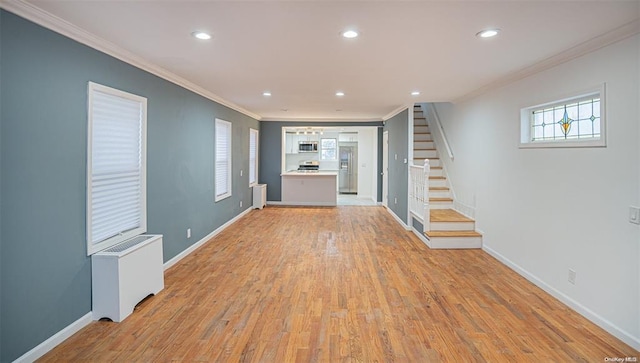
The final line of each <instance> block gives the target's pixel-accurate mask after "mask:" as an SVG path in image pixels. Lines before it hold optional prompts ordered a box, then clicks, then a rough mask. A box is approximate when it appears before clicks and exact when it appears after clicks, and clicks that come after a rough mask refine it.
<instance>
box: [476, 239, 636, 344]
mask: <svg viewBox="0 0 640 363" xmlns="http://www.w3.org/2000/svg"><path fill="white" fill-rule="evenodd" d="M482 249H483V250H484V251H485V252H487V253H488V254H490V255H491V256H493V257H495V258H496V259H497V260H498V261H500V262H502V263H503V264H505V265H506V266H507V267H509V268H510V269H512V270H513V271H515V272H516V273H518V274H519V275H521V276H522V277H524V278H526V279H527V280H529V281H530V282H531V283H533V284H534V285H536V286H538V287H539V288H541V289H542V290H544V291H545V292H547V293H548V294H550V295H551V296H553V297H555V298H556V299H558V300H560V302H562V303H563V304H565V305H567V306H568V307H570V308H571V309H573V310H574V311H576V312H577V313H578V314H580V315H582V316H584V317H585V318H587V319H589V320H590V321H592V322H593V323H594V324H596V325H598V326H599V327H601V328H602V329H604V330H606V331H607V332H609V333H610V334H611V335H613V336H615V337H616V338H618V339H620V340H622V341H623V342H625V343H626V344H629V345H630V346H631V347H633V348H634V349H636V350H640V337H634V336H633V335H631V334H630V333H628V332H627V331H625V330H623V329H621V328H619V327H618V326H617V325H615V324H613V323H612V322H610V321H608V320H607V319H604V318H603V317H601V316H600V315H598V314H597V313H595V312H593V311H592V310H590V309H588V308H587V307H585V306H584V305H582V304H580V303H579V302H577V301H575V300H573V299H572V298H570V297H569V296H567V295H565V294H564V293H562V292H560V291H558V290H557V289H555V288H553V287H552V286H550V285H548V284H547V283H545V282H544V281H542V280H540V279H539V278H538V277H536V276H535V275H533V274H532V273H530V272H529V271H527V270H525V269H523V268H522V267H520V266H519V265H517V264H516V263H514V262H513V261H511V260H509V259H508V258H506V257H505V256H503V255H501V254H500V253H498V252H497V251H495V250H494V249H492V248H491V247H489V246H487V245H484V244H483V246H482Z"/></svg>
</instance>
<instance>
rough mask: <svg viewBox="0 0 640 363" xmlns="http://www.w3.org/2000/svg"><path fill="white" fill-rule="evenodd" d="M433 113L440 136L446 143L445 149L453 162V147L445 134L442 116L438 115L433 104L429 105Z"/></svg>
mask: <svg viewBox="0 0 640 363" xmlns="http://www.w3.org/2000/svg"><path fill="white" fill-rule="evenodd" d="M428 106H429V109H430V110H431V113H432V114H433V119H434V121H435V123H436V126H438V130H439V131H440V135H441V136H442V141H444V147H445V149H447V154H449V158H450V159H451V160H453V151H452V150H451V146H450V145H449V140H448V139H447V134H446V133H445V132H444V127H442V123H441V122H440V116H439V115H438V110H436V107H435V106H434V105H433V103H429V104H428Z"/></svg>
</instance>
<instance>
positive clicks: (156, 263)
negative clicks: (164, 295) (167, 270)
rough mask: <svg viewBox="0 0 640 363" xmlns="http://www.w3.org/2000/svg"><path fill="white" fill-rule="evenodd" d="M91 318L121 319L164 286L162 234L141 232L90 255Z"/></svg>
mask: <svg viewBox="0 0 640 363" xmlns="http://www.w3.org/2000/svg"><path fill="white" fill-rule="evenodd" d="M91 283H92V288H91V295H92V312H93V319H94V320H99V319H102V318H109V319H111V320H113V321H114V322H121V321H122V320H124V319H125V318H126V317H127V316H129V315H130V314H131V313H132V312H133V308H134V307H135V306H136V304H138V303H139V302H140V301H142V300H143V299H144V298H145V297H147V296H148V295H149V294H154V295H155V294H157V293H158V292H160V291H161V290H162V289H163V288H164V269H163V257H162V235H141V236H137V237H134V238H131V239H129V240H127V241H124V242H122V243H120V244H117V245H115V246H113V247H110V248H107V249H106V250H103V251H100V252H98V253H95V254H93V255H92V256H91Z"/></svg>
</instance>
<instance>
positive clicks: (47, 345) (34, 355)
mask: <svg viewBox="0 0 640 363" xmlns="http://www.w3.org/2000/svg"><path fill="white" fill-rule="evenodd" d="M251 210H252V208H247V209H245V210H244V211H243V212H242V213H240V214H238V215H237V216H235V217H234V218H233V219H231V220H229V221H228V222H227V223H225V224H223V225H222V226H220V227H218V228H217V229H216V230H214V231H213V232H211V233H209V234H208V235H207V236H205V237H204V238H202V239H201V240H199V241H198V242H196V243H194V244H193V245H191V246H190V247H189V248H187V249H186V250H184V251H182V252H181V253H180V254H178V255H176V256H175V257H174V258H172V259H170V260H169V261H167V262H165V263H164V270H165V271H166V270H167V269H168V268H169V267H171V266H173V265H175V264H176V263H177V262H178V261H180V260H182V259H183V258H185V257H186V256H187V255H189V254H190V253H191V252H193V251H195V250H196V249H198V247H200V246H202V245H204V244H205V243H207V242H208V241H209V240H211V239H212V238H213V237H215V236H216V235H217V234H218V233H220V232H222V231H223V230H224V229H226V228H227V227H229V226H230V225H232V224H233V223H235V222H236V221H238V219H240V218H242V217H244V216H245V215H246V214H248V213H249V212H251ZM92 314H93V313H92V312H91V311H89V312H88V313H87V314H85V315H84V316H83V317H81V318H80V319H78V320H76V321H74V322H73V323H71V324H70V325H68V326H67V327H66V328H64V329H62V330H60V331H59V332H57V333H56V334H54V335H53V336H51V338H49V339H47V340H45V341H44V342H42V343H40V344H39V345H38V346H36V347H35V348H33V349H31V350H30V351H28V352H26V353H25V354H24V355H22V356H21V357H20V358H18V359H16V360H15V361H14V363H28V362H33V361H35V360H36V359H38V358H40V357H42V356H43V355H45V354H47V353H48V352H49V351H50V350H52V349H53V348H55V347H56V346H58V345H59V344H60V343H62V342H64V341H65V340H66V339H67V338H69V337H70V336H72V335H73V334H75V333H77V332H78V331H80V329H82V328H84V327H85V326H87V325H89V324H90V323H91V322H92V321H93V315H92Z"/></svg>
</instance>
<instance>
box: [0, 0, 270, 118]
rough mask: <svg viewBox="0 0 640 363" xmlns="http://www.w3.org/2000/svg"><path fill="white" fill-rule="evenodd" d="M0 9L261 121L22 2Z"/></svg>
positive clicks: (4, 0)
mask: <svg viewBox="0 0 640 363" xmlns="http://www.w3.org/2000/svg"><path fill="white" fill-rule="evenodd" d="M0 8H2V9H4V10H6V11H9V12H11V13H14V14H16V15H18V16H20V17H22V18H24V19H27V20H29V21H31V22H33V23H36V24H38V25H40V26H42V27H45V28H47V29H49V30H51V31H54V32H56V33H58V34H61V35H63V36H65V37H67V38H70V39H73V40H75V41H77V42H79V43H81V44H84V45H86V46H88V47H91V48H93V49H96V50H98V51H100V52H102V53H105V54H107V55H110V56H112V57H114V58H116V59H119V60H121V61H123V62H125V63H128V64H130V65H132V66H134V67H137V68H140V69H141V70H143V71H146V72H149V73H151V74H153V75H156V76H158V77H160V78H162V79H165V80H167V81H169V82H171V83H174V84H176V85H178V86H180V87H183V88H185V89H187V90H189V91H191V92H194V93H196V94H199V95H200V96H202V97H205V98H208V99H210V100H211V101H214V102H217V103H219V104H221V105H223V106H226V107H229V108H231V109H233V110H235V111H238V112H240V113H242V114H244V115H246V116H249V117H252V118H254V119H256V120H261V119H262V117H261V116H260V115H258V114H255V113H253V112H251V111H249V110H246V109H244V108H242V107H240V106H238V105H236V104H235V103H233V102H230V101H227V100H225V99H223V98H222V97H220V96H218V95H216V94H214V93H212V92H209V91H207V90H206V89H204V88H202V87H200V86H198V85H197V84H195V83H193V82H190V81H188V80H186V79H184V78H182V77H180V76H178V75H176V74H174V73H172V72H169V71H168V70H166V69H164V68H162V67H160V66H158V65H155V64H153V63H151V62H149V61H147V60H145V59H143V58H141V57H139V56H137V55H135V54H134V53H132V52H129V51H127V50H125V49H122V48H121V47H119V46H117V45H115V44H113V43H111V42H109V41H107V40H104V39H102V38H100V37H97V36H95V35H93V34H91V33H89V32H87V31H86V30H84V29H81V28H80V27H78V26H76V25H73V24H71V23H70V22H68V21H66V20H63V19H61V18H59V17H57V16H55V15H53V14H50V13H48V12H46V11H44V10H42V9H40V8H39V7H37V6H35V5H33V4H30V3H28V2H25V1H23V0H0Z"/></svg>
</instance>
